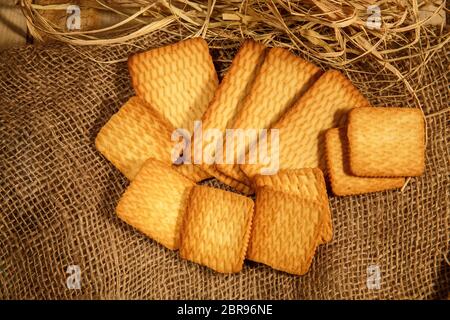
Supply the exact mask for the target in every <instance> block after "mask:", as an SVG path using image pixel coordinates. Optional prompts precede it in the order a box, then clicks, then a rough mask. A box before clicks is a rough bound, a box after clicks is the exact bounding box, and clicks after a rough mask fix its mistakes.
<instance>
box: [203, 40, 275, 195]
mask: <svg viewBox="0 0 450 320" xmlns="http://www.w3.org/2000/svg"><path fill="white" fill-rule="evenodd" d="M265 51H266V47H265V46H264V45H262V44H259V43H257V42H255V41H252V40H246V41H245V42H244V43H243V44H242V46H241V48H240V49H239V51H238V53H237V54H236V56H235V57H234V59H233V62H232V64H231V66H230V69H229V70H228V72H227V73H226V74H225V76H224V78H223V80H222V82H221V83H220V85H219V87H218V88H217V90H216V93H215V95H214V98H213V99H212V101H211V103H210V104H209V106H208V109H207V110H206V112H205V114H204V115H203V118H202V129H203V131H204V132H205V130H208V129H216V130H219V131H220V132H221V134H220V137H222V138H224V133H225V129H226V128H230V127H231V124H232V123H233V122H234V121H235V118H236V115H237V113H238V112H239V108H240V106H241V102H242V100H243V99H244V98H245V96H246V95H247V93H248V91H249V90H250V87H251V84H252V83H253V81H254V78H255V75H256V74H257V72H258V70H259V68H260V66H261V63H262V61H263V60H264V56H265ZM200 141H201V140H200V139H197V140H195V141H194V148H197V150H196V152H203V151H205V148H202V145H201V144H200ZM201 142H202V144H203V147H204V146H205V145H206V144H214V143H217V142H219V143H221V145H223V141H217V140H216V139H214V140H210V141H205V140H203V141H201ZM210 156H211V157H214V156H215V152H211V154H210ZM223 160H224V159H222V161H223ZM201 166H202V167H203V168H204V169H205V170H207V171H208V172H209V173H210V174H212V175H214V177H216V178H217V179H218V180H220V181H222V182H224V183H226V184H230V183H233V187H234V188H235V189H237V190H238V191H241V192H244V193H249V192H250V191H249V190H250V188H249V186H248V185H249V184H250V182H249V181H248V180H245V181H243V182H245V183H243V182H241V181H237V180H234V179H233V180H231V178H230V177H228V176H226V175H224V174H222V173H221V172H219V171H218V170H217V169H216V168H215V166H214V165H213V164H211V165H209V164H206V163H202V165H201Z"/></svg>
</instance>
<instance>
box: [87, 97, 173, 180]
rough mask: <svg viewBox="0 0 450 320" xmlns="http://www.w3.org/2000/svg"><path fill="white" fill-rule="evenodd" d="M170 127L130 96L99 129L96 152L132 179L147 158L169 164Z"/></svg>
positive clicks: (158, 115) (143, 103)
mask: <svg viewBox="0 0 450 320" xmlns="http://www.w3.org/2000/svg"><path fill="white" fill-rule="evenodd" d="M172 130H173V127H172V126H171V125H170V124H169V123H168V121H167V120H164V118H163V117H162V116H161V114H159V113H158V112H157V111H156V110H155V109H153V108H152V107H151V106H150V105H149V104H147V103H145V102H144V101H143V100H141V99H140V98H138V97H132V98H130V99H129V100H128V102H126V103H125V104H124V105H123V106H122V107H121V108H120V110H119V111H118V112H117V113H116V114H114V115H113V116H112V117H111V119H110V120H109V121H108V122H107V123H106V124H105V125H104V126H103V128H101V130H100V132H99V133H98V135H97V137H96V139H95V146H96V147H97V149H98V150H99V151H100V152H101V153H102V154H103V155H104V156H105V157H106V158H107V159H108V160H109V161H111V162H112V163H113V164H114V166H115V167H116V168H117V169H119V170H120V171H121V172H122V173H123V174H124V175H125V176H126V177H127V178H128V179H130V180H133V178H134V176H135V175H136V174H137V172H138V171H139V169H140V168H141V166H142V164H143V163H144V162H145V160H147V159H148V158H150V157H153V158H156V159H158V160H160V161H162V162H164V163H166V164H171V163H172V160H171V152H172V141H171V139H170V138H171V134H172Z"/></svg>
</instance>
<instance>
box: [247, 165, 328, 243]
mask: <svg viewBox="0 0 450 320" xmlns="http://www.w3.org/2000/svg"><path fill="white" fill-rule="evenodd" d="M253 182H254V185H255V188H256V189H258V188H262V187H268V188H272V189H274V190H276V191H282V192H285V193H290V194H294V195H297V196H299V197H300V198H302V199H304V200H309V201H313V202H317V203H319V204H321V205H322V209H321V210H322V211H323V213H322V217H323V218H322V220H323V221H322V231H321V234H320V238H319V242H320V243H327V242H330V241H331V239H332V237H333V225H332V220H331V210H330V206H329V203H328V195H327V188H326V185H325V179H324V176H323V173H322V171H321V170H320V169H319V168H313V169H311V168H305V169H294V170H280V171H278V173H277V174H274V175H256V176H255V177H254V180H253Z"/></svg>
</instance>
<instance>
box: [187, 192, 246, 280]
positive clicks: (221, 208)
mask: <svg viewBox="0 0 450 320" xmlns="http://www.w3.org/2000/svg"><path fill="white" fill-rule="evenodd" d="M252 217H253V201H252V200H251V199H250V198H247V197H244V196H241V195H238V194H236V193H232V192H228V191H224V190H220V189H216V188H211V187H205V186H196V187H194V188H193V189H192V191H191V195H190V197H189V205H188V209H187V213H186V216H185V219H184V223H183V230H182V236H181V238H182V241H181V247H180V255H181V257H182V258H184V259H187V260H190V261H193V262H196V263H199V264H201V265H204V266H207V267H209V268H211V269H213V270H215V271H217V272H222V273H232V272H239V271H240V270H241V269H242V265H243V262H244V258H245V253H246V249H247V245H248V240H249V237H250V230H251V221H252Z"/></svg>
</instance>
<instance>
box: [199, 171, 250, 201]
mask: <svg viewBox="0 0 450 320" xmlns="http://www.w3.org/2000/svg"><path fill="white" fill-rule="evenodd" d="M202 169H203V170H204V171H206V172H207V173H208V175H210V176H213V177H214V178H216V179H217V180H219V181H220V182H223V183H225V184H226V185H228V186H230V187H232V188H233V189H235V190H236V191H239V192H241V193H243V194H245V195H252V194H254V193H255V191H254V189H253V188H252V187H251V186H248V185H246V184H245V183H242V182H241V181H238V180H234V179H233V178H230V177H229V176H227V175H225V174H223V173H222V172H220V171H219V170H217V169H215V167H214V166H205V167H202Z"/></svg>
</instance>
